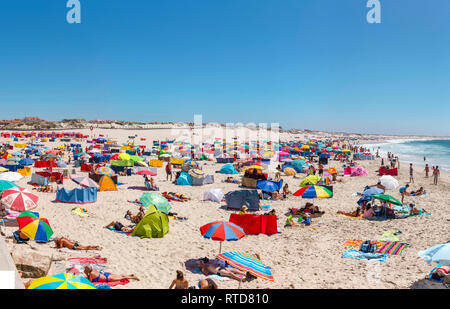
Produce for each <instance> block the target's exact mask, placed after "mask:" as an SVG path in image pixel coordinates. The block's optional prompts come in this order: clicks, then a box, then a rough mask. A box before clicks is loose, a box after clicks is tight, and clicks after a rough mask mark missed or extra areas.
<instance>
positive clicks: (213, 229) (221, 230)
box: [200, 221, 245, 253]
mask: <svg viewBox="0 0 450 309" xmlns="http://www.w3.org/2000/svg"><path fill="white" fill-rule="evenodd" d="M200 233H201V234H202V235H203V237H205V238H209V239H212V240H218V241H220V249H219V253H220V252H221V251H222V242H223V241H225V240H226V241H235V240H239V239H241V238H242V237H244V236H245V232H244V230H243V229H242V228H241V227H240V226H237V225H236V224H234V223H231V222H225V221H214V222H211V223H208V224H205V225H203V226H202V227H200Z"/></svg>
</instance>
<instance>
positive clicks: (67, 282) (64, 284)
mask: <svg viewBox="0 0 450 309" xmlns="http://www.w3.org/2000/svg"><path fill="white" fill-rule="evenodd" d="M28 289H50V290H70V289H71V290H82V289H96V287H95V286H94V285H93V284H92V283H91V282H90V281H89V280H88V279H86V278H85V277H83V276H74V275H71V274H65V273H59V274H56V275H53V276H47V277H41V278H37V279H34V280H33V282H31V284H30V286H29V287H28Z"/></svg>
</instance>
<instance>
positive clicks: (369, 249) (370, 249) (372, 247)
mask: <svg viewBox="0 0 450 309" xmlns="http://www.w3.org/2000/svg"><path fill="white" fill-rule="evenodd" d="M359 251H361V252H364V253H377V251H378V246H377V244H375V243H372V242H370V240H366V241H364V242H363V243H362V244H361V246H360V247H359Z"/></svg>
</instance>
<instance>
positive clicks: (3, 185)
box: [0, 180, 19, 192]
mask: <svg viewBox="0 0 450 309" xmlns="http://www.w3.org/2000/svg"><path fill="white" fill-rule="evenodd" d="M13 187H19V186H18V185H16V184H15V183H13V182H11V181H7V180H0V192H3V191H5V190H8V189H11V188H13Z"/></svg>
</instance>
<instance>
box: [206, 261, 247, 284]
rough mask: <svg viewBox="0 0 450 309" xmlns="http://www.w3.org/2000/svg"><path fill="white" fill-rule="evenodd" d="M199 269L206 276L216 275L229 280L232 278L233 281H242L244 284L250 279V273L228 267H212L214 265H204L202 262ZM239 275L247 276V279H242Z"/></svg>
mask: <svg viewBox="0 0 450 309" xmlns="http://www.w3.org/2000/svg"><path fill="white" fill-rule="evenodd" d="M199 268H200V270H201V271H202V273H203V274H204V275H205V276H209V275H214V274H215V275H218V276H222V277H229V278H232V279H235V280H238V281H242V282H245V281H247V280H248V278H249V273H248V272H244V271H242V270H239V269H237V268H232V267H226V265H225V266H223V265H212V264H204V263H203V262H200V264H199ZM238 275H241V276H246V277H244V278H243V279H241V277H239V276H238Z"/></svg>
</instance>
